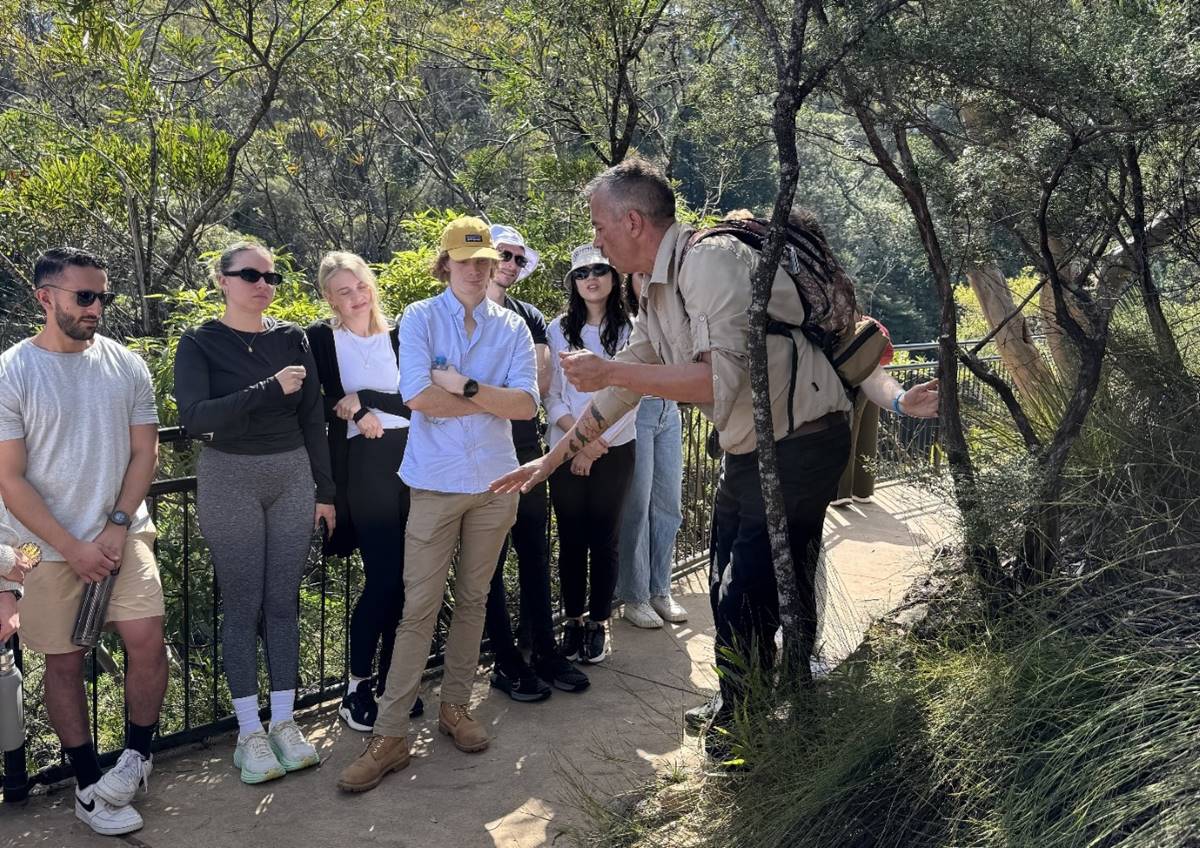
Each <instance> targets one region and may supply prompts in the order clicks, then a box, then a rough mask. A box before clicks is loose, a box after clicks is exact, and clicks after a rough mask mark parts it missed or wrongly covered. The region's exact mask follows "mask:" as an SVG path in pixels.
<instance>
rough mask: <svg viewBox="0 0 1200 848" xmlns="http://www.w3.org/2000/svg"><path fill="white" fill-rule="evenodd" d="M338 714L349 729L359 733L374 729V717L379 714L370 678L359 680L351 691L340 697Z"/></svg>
mask: <svg viewBox="0 0 1200 848" xmlns="http://www.w3.org/2000/svg"><path fill="white" fill-rule="evenodd" d="M338 715H340V716H341V717H342V721H344V722H346V724H347V725H348V726H349V727H350V729H351V730H357V731H358V732H359V733H370V732H371V731H372V730H374V729H375V718H376V717H377V716H378V715H379V706H378V705H377V704H376V703H375V693H374V692H372V691H371V681H370V680H360V681H359V682H358V686H356V687H355V689H354V691H353V692H347V693H346V697H344V698H342V706H341V707H340V708H339V709H338Z"/></svg>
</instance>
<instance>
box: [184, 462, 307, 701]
mask: <svg viewBox="0 0 1200 848" xmlns="http://www.w3.org/2000/svg"><path fill="white" fill-rule="evenodd" d="M196 487H197V492H196V508H197V517H198V518H199V521H200V532H201V533H203V534H204V539H205V541H207V542H208V547H209V550H211V551H212V559H213V569H214V570H215V572H216V575H217V583H218V585H219V586H220V588H221V601H222V604H223V607H224V610H225V621H224V625H223V626H222V628H221V643H222V654H223V656H224V660H225V677H226V678H227V679H228V680H229V692H230V694H231V695H232V696H233V697H234V698H245V697H247V696H249V695H257V694H258V638H257V637H258V633H259V632H260V631H259V616H260V614H261V616H262V629H261V633H262V637H263V647H264V652H265V654H266V657H267V672H268V674H269V676H270V680H271V691H273V692H278V691H283V690H286V689H295V688H296V681H297V677H298V673H299V671H298V670H299V665H300V627H299V592H300V578H301V576H302V573H303V571H304V563H305V560H306V558H307V555H308V550H309V545H310V543H311V540H312V528H313V514H314V511H315V503H314V491H313V477H312V470H311V469H310V466H309V463H308V452H307V451H306V450H305V449H304V448H296V449H295V450H291V451H288V452H286V453H276V454H263V455H258V456H251V455H242V454H232V453H221V452H220V451H218V450H214V449H212V448H208V447H206V448H204V449H203V450H202V451H201V453H200V461H199V463H198V464H197V467H196Z"/></svg>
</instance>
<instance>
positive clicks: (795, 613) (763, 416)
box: [746, 0, 812, 679]
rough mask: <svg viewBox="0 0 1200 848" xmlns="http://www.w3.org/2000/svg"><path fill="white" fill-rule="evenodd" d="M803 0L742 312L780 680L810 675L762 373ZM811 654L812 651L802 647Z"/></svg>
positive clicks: (787, 185) (787, 179) (795, 171)
mask: <svg viewBox="0 0 1200 848" xmlns="http://www.w3.org/2000/svg"><path fill="white" fill-rule="evenodd" d="M807 4H808V0H795V6H794V8H793V12H792V15H793V17H792V30H791V33H790V37H789V40H788V44H787V47H786V50H787V53H786V54H784V53H783V49H784V48H783V45H781V44H780V43H779V41H778V40H777V39H775V45H776V48H777V49H776V52H775V62H776V72H777V74H778V80H779V94H778V95H776V97H775V109H774V115H773V118H772V121H771V129H772V132H773V133H774V135H775V144H776V148H777V150H778V153H779V193H778V194H777V195H776V197H775V209H774V212H773V213H772V215H771V234H770V237H769V238H768V239H767V243H766V244H765V245H764V246H763V250H762V255H761V256H760V258H759V261H758V264H757V266H756V267H755V269H754V273H753V274H752V275H751V280H750V286H751V295H750V309H749V310H748V312H747V315H746V319H747V324H748V329H747V346H748V348H749V350H748V353H749V359H750V362H749V365H750V394H751V398H752V401H753V404H754V433H755V437H756V440H757V449H758V474H759V478H760V480H761V483H762V494H763V504H764V506H765V509H766V520H767V536H768V538H769V539H770V541H771V562H772V565H773V566H774V570H775V585H776V587H777V590H778V592H779V625H780V628H781V629H782V630H783V656H782V657H781V658H780V661H781V669H782V671H783V674H784V679H789V678H790V677H791V675H792V673H795V672H799V673H800V674H806V673H807V672H808V660H809V657H808V656H806V655H805V654H806V651H805V647H804V646H803V645H802V642H801V639H800V635H801V633H802V630H801V626H800V625H801V622H800V603H799V600H800V598H799V596H800V590H799V586H798V584H797V582H796V569H795V563H794V561H793V560H792V549H791V544H790V540H789V538H788V526H787V513H786V512H785V510H784V503H783V490H782V487H781V486H780V484H779V462H778V460H777V458H776V452H775V423H774V420H773V416H772V414H771V390H770V383H769V375H768V371H767V367H768V363H767V304H768V302H769V301H770V299H771V288H772V286H773V285H774V282H775V271H776V269H777V268H778V266H779V261H780V259H781V258H782V257H783V247H784V232H785V228H786V226H787V219H788V216H789V215H790V214H791V210H792V201H793V199H794V198H795V196H796V183H797V182H798V181H799V177H800V162H799V157H798V156H797V153H796V110H797V109H799V107H800V98H799V97H798V88H799V84H800V67H801V62H802V57H803V47H804V29H805V27H806V25H807V10H808V5H807ZM755 9H756V12H757V14H758V17H759V22H760V24H761V25H763V28H764V30H767V31H768V32H770V17H769V12H768V11H767V10H766V8H765V7H763V6H761V5H759V4H756V5H755ZM807 650H808V651H811V650H812V646H811V645H809V646H807Z"/></svg>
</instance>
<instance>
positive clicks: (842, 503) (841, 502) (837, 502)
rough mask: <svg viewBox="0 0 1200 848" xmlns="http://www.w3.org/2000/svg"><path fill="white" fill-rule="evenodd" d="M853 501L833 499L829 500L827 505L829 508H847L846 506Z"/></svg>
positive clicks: (851, 499) (849, 499) (852, 499)
mask: <svg viewBox="0 0 1200 848" xmlns="http://www.w3.org/2000/svg"><path fill="white" fill-rule="evenodd" d="M853 501H854V498H834V499H833V500H831V501H830V502H829V505H830V506H847V505H848V504H850V503H853Z"/></svg>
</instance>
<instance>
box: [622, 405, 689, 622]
mask: <svg viewBox="0 0 1200 848" xmlns="http://www.w3.org/2000/svg"><path fill="white" fill-rule="evenodd" d="M682 487H683V431H682V428H681V425H680V421H679V407H678V406H677V405H676V403H675V401H673V400H663V399H661V398H642V403H641V406H640V407H638V413H637V459H636V461H635V463H634V467H633V483H632V484H631V485H630V487H629V495H628V496H627V497H626V499H625V507H624V510H623V512H622V515H621V547H620V567H619V571H618V576H617V598H618V599H619V600H622V601H625V602H626V603H645V602H646V601H649V600H650V598H651V597H652V596H656V595H668V594H670V592H671V565H672V563H673V561H674V554H675V534H676V533H678V532H679V525H680V524H682V523H683V513H682V512H681V510H680V506H679V502H680V498H681V496H682Z"/></svg>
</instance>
